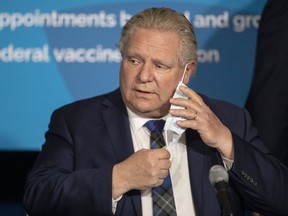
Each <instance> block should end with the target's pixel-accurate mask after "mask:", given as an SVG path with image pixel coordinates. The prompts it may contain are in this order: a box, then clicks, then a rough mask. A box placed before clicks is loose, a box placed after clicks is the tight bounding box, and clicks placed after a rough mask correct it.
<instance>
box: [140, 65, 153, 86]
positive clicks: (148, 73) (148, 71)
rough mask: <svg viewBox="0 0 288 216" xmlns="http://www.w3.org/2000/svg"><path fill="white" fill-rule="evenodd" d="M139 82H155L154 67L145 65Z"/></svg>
mask: <svg viewBox="0 0 288 216" xmlns="http://www.w3.org/2000/svg"><path fill="white" fill-rule="evenodd" d="M138 77H139V80H141V81H142V82H149V81H152V80H153V65H151V64H148V63H145V64H143V66H142V67H141V69H140V72H139V75H138Z"/></svg>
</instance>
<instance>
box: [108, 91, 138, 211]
mask: <svg viewBox="0 0 288 216" xmlns="http://www.w3.org/2000/svg"><path fill="white" fill-rule="evenodd" d="M103 105H104V106H106V108H105V109H103V111H102V116H103V120H104V123H105V126H106V128H107V131H108V133H109V137H110V138H111V142H112V145H113V149H114V153H115V155H116V158H117V162H118V163H119V162H122V161H123V160H125V159H127V158H128V157H129V156H130V155H132V154H133V153H134V148H133V143H132V137H131V131H130V126H129V125H130V123H129V119H128V114H127V110H126V107H125V105H124V103H123V101H122V96H121V93H120V90H119V89H118V90H116V91H114V92H113V93H112V94H110V95H109V97H108V98H107V100H105V101H104V102H103ZM123 198H125V199H131V201H132V205H133V209H134V211H136V213H135V212H134V213H135V214H133V215H141V214H142V211H141V208H142V207H141V196H140V191H129V192H128V193H126V194H125V195H124V197H123ZM123 198H122V199H121V201H120V202H119V203H118V205H119V206H117V208H118V210H119V211H118V210H117V213H118V212H121V214H122V213H123V212H122V210H121V209H122V208H126V207H127V206H126V205H128V206H129V203H130V201H128V200H124V199H123ZM130 207H132V206H131V204H130ZM123 210H124V211H125V209H123Z"/></svg>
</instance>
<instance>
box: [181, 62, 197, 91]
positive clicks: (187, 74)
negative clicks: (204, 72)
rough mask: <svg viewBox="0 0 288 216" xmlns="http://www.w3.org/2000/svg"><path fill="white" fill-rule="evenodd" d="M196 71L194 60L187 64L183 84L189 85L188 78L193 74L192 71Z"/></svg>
mask: <svg viewBox="0 0 288 216" xmlns="http://www.w3.org/2000/svg"><path fill="white" fill-rule="evenodd" d="M195 69H196V62H195V61H194V60H191V61H190V62H188V63H187V67H186V71H185V72H184V73H185V75H184V78H183V83H184V84H185V85H187V84H188V83H189V80H190V77H191V76H192V75H193V74H194V71H195Z"/></svg>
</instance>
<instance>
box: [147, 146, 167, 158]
mask: <svg viewBox="0 0 288 216" xmlns="http://www.w3.org/2000/svg"><path fill="white" fill-rule="evenodd" d="M152 150H153V151H154V153H155V154H156V155H157V158H158V159H160V160H162V159H169V158H170V157H171V155H170V152H169V151H168V150H167V148H166V146H164V147H163V148H159V149H152Z"/></svg>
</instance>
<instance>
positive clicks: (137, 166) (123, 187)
mask: <svg viewBox="0 0 288 216" xmlns="http://www.w3.org/2000/svg"><path fill="white" fill-rule="evenodd" d="M169 158H170V153H169V152H168V151H167V150H166V149H165V148H162V149H141V150H139V151H137V152H135V153H134V154H133V155H131V156H130V157H129V158H127V159H126V160H125V161H123V162H121V163H119V164H116V165H115V166H114V167H113V177H112V178H113V179H112V196H113V198H117V197H119V196H121V195H122V194H124V193H126V192H127V191H129V190H132V189H138V190H142V189H146V188H152V187H155V186H159V185H161V184H162V183H163V181H164V179H165V177H166V176H167V175H168V173H169V168H170V166H171V162H170V160H169Z"/></svg>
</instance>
